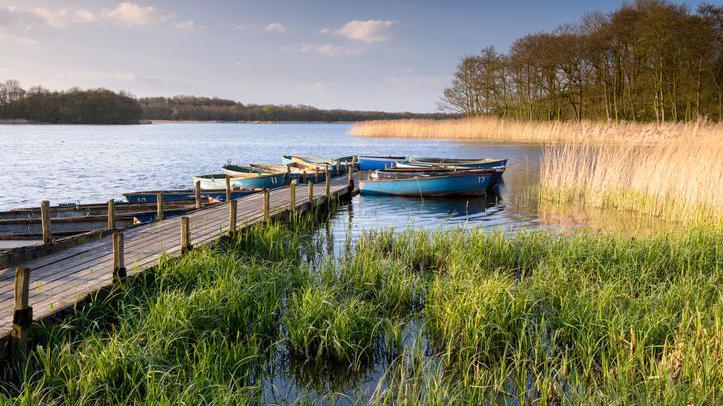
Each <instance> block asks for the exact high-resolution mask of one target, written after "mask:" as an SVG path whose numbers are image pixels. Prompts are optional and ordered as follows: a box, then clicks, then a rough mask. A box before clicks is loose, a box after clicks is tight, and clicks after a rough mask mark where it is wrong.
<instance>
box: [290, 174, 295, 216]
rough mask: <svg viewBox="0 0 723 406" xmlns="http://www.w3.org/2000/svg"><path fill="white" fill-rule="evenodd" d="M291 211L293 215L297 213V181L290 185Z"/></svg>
mask: <svg viewBox="0 0 723 406" xmlns="http://www.w3.org/2000/svg"><path fill="white" fill-rule="evenodd" d="M289 210H290V211H291V213H294V212H295V211H296V181H293V182H291V184H290V185H289Z"/></svg>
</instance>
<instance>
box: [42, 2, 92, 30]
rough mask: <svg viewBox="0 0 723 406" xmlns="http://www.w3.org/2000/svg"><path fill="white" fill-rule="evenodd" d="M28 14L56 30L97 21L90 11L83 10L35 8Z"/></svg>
mask: <svg viewBox="0 0 723 406" xmlns="http://www.w3.org/2000/svg"><path fill="white" fill-rule="evenodd" d="M30 14H32V15H33V16H35V17H37V18H39V19H41V20H42V21H43V22H45V24H47V25H49V26H51V27H56V28H62V27H67V26H69V25H72V24H90V23H94V22H95V21H97V20H98V17H97V16H96V15H95V14H94V13H93V12H92V11H90V10H88V9H85V8H78V9H58V10H51V9H48V8H42V7H36V8H33V9H30Z"/></svg>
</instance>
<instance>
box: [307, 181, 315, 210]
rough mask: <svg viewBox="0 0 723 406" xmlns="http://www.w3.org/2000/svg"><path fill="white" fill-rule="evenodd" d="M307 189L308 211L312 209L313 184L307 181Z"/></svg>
mask: <svg viewBox="0 0 723 406" xmlns="http://www.w3.org/2000/svg"><path fill="white" fill-rule="evenodd" d="M306 185H307V187H308V188H309V209H312V208H314V182H312V181H309V182H307V183H306Z"/></svg>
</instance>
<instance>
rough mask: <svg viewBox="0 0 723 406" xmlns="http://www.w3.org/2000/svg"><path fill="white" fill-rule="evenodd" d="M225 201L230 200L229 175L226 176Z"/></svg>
mask: <svg viewBox="0 0 723 406" xmlns="http://www.w3.org/2000/svg"><path fill="white" fill-rule="evenodd" d="M226 201H227V202H230V201H231V177H230V176H226Z"/></svg>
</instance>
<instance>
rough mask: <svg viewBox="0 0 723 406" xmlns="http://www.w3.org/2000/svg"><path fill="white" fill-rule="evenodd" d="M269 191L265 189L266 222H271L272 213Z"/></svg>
mask: <svg viewBox="0 0 723 406" xmlns="http://www.w3.org/2000/svg"><path fill="white" fill-rule="evenodd" d="M269 197H270V196H269V189H264V222H266V223H268V222H270V221H271V213H270V210H269Z"/></svg>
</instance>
